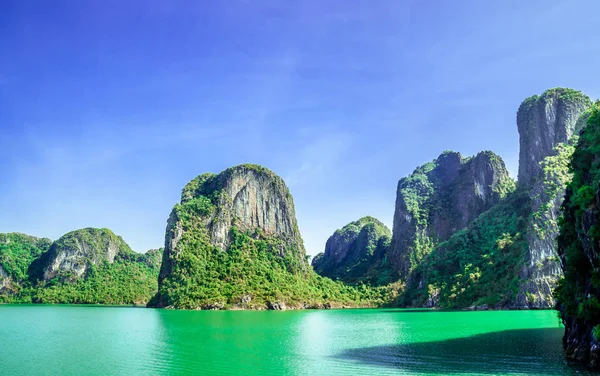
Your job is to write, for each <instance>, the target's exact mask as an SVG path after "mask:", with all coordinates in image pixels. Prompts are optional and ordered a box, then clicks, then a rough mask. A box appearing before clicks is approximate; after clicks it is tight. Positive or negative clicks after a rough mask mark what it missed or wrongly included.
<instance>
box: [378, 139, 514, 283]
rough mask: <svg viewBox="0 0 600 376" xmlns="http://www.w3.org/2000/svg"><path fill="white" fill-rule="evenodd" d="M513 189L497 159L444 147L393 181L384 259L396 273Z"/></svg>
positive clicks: (410, 267)
mask: <svg viewBox="0 0 600 376" xmlns="http://www.w3.org/2000/svg"><path fill="white" fill-rule="evenodd" d="M513 189H514V182H513V180H512V179H511V178H510V176H509V174H508V171H507V170H506V167H505V165H504V162H503V161H502V159H501V158H500V157H499V156H497V155H496V154H494V153H492V152H489V151H486V152H481V153H479V154H477V155H476V156H474V157H471V158H463V157H462V156H461V155H460V154H459V153H456V152H444V153H443V154H442V155H440V156H439V157H438V158H437V159H436V160H434V161H432V162H430V163H427V164H425V165H423V166H421V167H419V168H417V169H416V170H415V171H414V172H413V173H412V175H410V176H408V177H406V178H403V179H401V180H400V182H399V183H398V190H397V193H396V208H395V213H394V229H393V235H392V241H391V245H390V250H389V259H390V261H391V262H392V264H393V266H394V268H395V270H396V271H397V272H398V273H399V275H400V278H401V279H403V280H405V279H407V278H408V276H409V274H410V272H411V271H412V270H413V269H414V268H415V267H416V266H417V265H418V264H419V263H420V262H421V261H422V260H423V259H424V257H425V256H427V254H429V252H431V250H432V249H433V248H434V247H435V246H436V245H437V244H439V243H440V242H442V241H445V240H447V239H448V238H450V236H451V235H452V234H454V233H455V232H456V231H458V230H460V229H462V228H465V227H466V226H467V225H468V224H469V223H470V222H471V221H473V220H474V219H476V218H477V217H478V216H479V215H480V214H481V213H483V212H485V211H486V210H487V209H489V208H490V207H492V206H493V205H494V204H496V203H498V202H499V201H500V199H501V198H502V197H504V196H505V195H506V194H507V193H508V192H510V191H512V190H513Z"/></svg>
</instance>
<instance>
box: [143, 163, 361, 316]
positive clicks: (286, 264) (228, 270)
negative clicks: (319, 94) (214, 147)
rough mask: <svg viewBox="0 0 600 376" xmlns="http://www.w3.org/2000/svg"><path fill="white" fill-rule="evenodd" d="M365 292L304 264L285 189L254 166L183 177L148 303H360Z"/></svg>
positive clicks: (257, 306)
mask: <svg viewBox="0 0 600 376" xmlns="http://www.w3.org/2000/svg"><path fill="white" fill-rule="evenodd" d="M363 298H364V294H361V292H359V291H358V290H356V289H353V288H351V287H347V286H344V285H343V284H341V283H334V282H333V281H331V280H329V279H327V278H322V277H320V276H318V275H317V274H316V273H315V272H314V271H313V270H312V268H310V267H309V265H308V261H307V255H306V252H305V250H304V243H303V241H302V237H301V236H300V232H299V231H298V225H297V222H296V215H295V210H294V202H293V199H292V196H291V194H290V192H289V190H288V188H287V187H286V185H285V183H284V182H283V180H282V179H281V178H280V177H278V176H277V175H275V174H274V173H273V172H271V171H270V170H268V169H266V168H264V167H261V166H258V165H250V164H247V165H240V166H236V167H232V168H229V169H227V170H225V171H223V172H221V173H220V174H216V175H215V174H203V175H200V176H198V177H197V178H196V179H194V180H192V181H191V182H190V183H189V184H187V185H186V186H185V187H184V189H183V192H182V196H181V202H180V203H179V204H177V205H175V207H174V208H173V211H172V212H171V215H170V217H169V220H168V222H167V231H166V236H165V250H164V254H163V260H162V266H161V271H160V276H159V291H158V294H157V295H156V297H155V299H153V301H152V302H151V303H150V305H151V306H156V307H172V308H185V309H224V308H238V309H241V308H243V309H265V308H268V309H282V308H285V307H288V308H304V307H320V306H327V305H363V304H371V303H370V302H364V301H363Z"/></svg>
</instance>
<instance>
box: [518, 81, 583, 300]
mask: <svg viewBox="0 0 600 376" xmlns="http://www.w3.org/2000/svg"><path fill="white" fill-rule="evenodd" d="M590 106H591V100H590V99H589V98H588V97H587V96H585V95H584V94H582V93H581V92H579V91H575V90H572V89H563V88H557V89H551V90H548V91H546V92H544V93H543V94H542V95H541V96H533V97H530V98H528V99H526V100H525V101H523V103H522V104H521V106H520V107H519V110H518V112H517V127H518V130H519V142H520V155H519V185H520V186H522V187H523V188H524V189H528V190H529V196H530V198H531V204H532V216H531V218H530V219H529V223H528V227H527V230H526V233H527V243H528V247H527V254H526V259H525V263H524V266H523V269H522V271H521V273H520V277H521V278H522V280H523V283H522V284H521V286H520V288H519V293H518V296H517V298H516V300H515V302H514V304H513V307H517V308H551V307H553V306H554V303H555V302H554V299H553V297H552V290H553V289H554V287H555V286H556V281H557V280H558V278H560V277H561V275H562V271H561V268H560V264H559V262H558V255H557V252H556V236H557V235H558V217H559V209H560V206H561V204H562V201H563V198H564V193H565V188H566V185H567V183H568V182H569V181H570V180H571V175H570V173H569V170H568V162H569V160H570V157H571V154H572V153H573V150H574V146H573V142H575V141H574V140H573V139H572V138H573V135H577V134H578V133H579V131H580V130H581V128H582V127H583V126H584V125H585V119H586V118H587V116H588V115H586V110H588V109H589V108H590Z"/></svg>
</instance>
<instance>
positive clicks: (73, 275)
mask: <svg viewBox="0 0 600 376" xmlns="http://www.w3.org/2000/svg"><path fill="white" fill-rule="evenodd" d="M119 253H123V254H130V253H133V251H132V250H131V249H130V248H129V246H128V245H127V244H126V243H125V242H124V241H123V239H121V238H120V237H118V236H117V235H115V234H114V233H113V232H112V231H110V230H108V229H95V228H84V229H81V230H76V231H72V232H70V233H68V234H65V235H63V236H62V237H61V238H60V239H58V240H57V241H55V242H54V243H53V244H52V246H51V247H50V250H49V252H47V253H46V254H44V255H43V257H42V258H41V259H40V261H39V265H36V266H37V267H38V268H39V269H41V271H42V275H41V278H40V279H42V280H43V281H49V280H51V279H54V278H56V277H58V278H59V279H61V280H64V281H71V282H72V281H75V280H77V279H79V278H82V277H83V276H85V274H86V272H87V271H89V269H90V267H91V266H92V265H99V264H100V263H102V262H104V261H106V262H108V263H113V262H114V260H115V256H117V254H119ZM38 272H39V270H38Z"/></svg>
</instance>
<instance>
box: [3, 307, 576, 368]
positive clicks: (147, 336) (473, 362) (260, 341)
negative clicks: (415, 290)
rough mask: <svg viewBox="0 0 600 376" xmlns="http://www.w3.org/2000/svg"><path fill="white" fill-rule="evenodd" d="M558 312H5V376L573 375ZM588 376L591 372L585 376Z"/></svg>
mask: <svg viewBox="0 0 600 376" xmlns="http://www.w3.org/2000/svg"><path fill="white" fill-rule="evenodd" d="M562 333H563V328H562V327H561V326H560V325H559V321H558V319H557V316H556V313H555V312H553V311H489V312H439V311H430V310H394V309H388V310H376V309H373V310H370V309H369V310H331V311H287V312H273V311H266V312H265V311H262V312H251V311H250V312H247V311H168V310H157V309H144V308H122V307H95V306H93V307H90V306H40V305H37V306H31V305H27V306H24V305H4V306H0V338H1V339H2V345H1V346H0V361H1V366H0V367H1V371H0V372H1V373H2V374H3V375H109V374H111V375H190V374H223V375H317V374H320V375H386V374H390V375H391V374H394V375H398V374H400V375H403V374H405V375H439V374H461V375H494V374H503V375H505V374H519V375H522V374H526V375H565V374H573V375H574V374H578V375H581V374H582V372H581V370H579V372H577V371H576V370H575V369H572V368H570V367H568V366H567V365H565V363H564V361H563V353H562V345H561V337H562ZM583 373H585V372H583Z"/></svg>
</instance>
